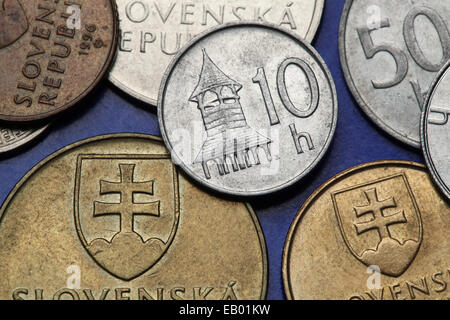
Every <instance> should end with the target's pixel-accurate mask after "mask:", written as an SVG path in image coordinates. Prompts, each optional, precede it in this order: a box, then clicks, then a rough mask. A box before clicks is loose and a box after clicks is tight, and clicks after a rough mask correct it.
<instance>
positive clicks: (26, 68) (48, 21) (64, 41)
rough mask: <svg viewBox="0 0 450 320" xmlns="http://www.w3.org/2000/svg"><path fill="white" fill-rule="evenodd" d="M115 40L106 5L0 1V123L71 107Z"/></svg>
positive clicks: (107, 1) (101, 70) (111, 7)
mask: <svg viewBox="0 0 450 320" xmlns="http://www.w3.org/2000/svg"><path fill="white" fill-rule="evenodd" d="M117 37H118V19H117V10H116V8H115V4H114V1H112V0H96V1H78V0H74V1H46V0H30V1H25V0H0V61H1V64H0V119H2V120H6V121H32V120H38V119H43V118H47V117H50V116H52V115H55V114H57V113H59V112H62V111H64V110H66V109H68V108H69V107H72V106H73V105H74V104H76V103H77V102H78V101H80V100H81V99H82V98H83V97H85V96H86V95H87V94H88V93H89V92H90V91H91V90H92V89H93V88H94V87H95V85H96V84H97V83H98V82H99V81H100V80H101V79H102V77H103V75H104V74H105V72H106V71H107V69H108V67H109V65H110V64H111V61H112V59H113V57H114V54H115V51H116V45H117V41H116V40H117Z"/></svg>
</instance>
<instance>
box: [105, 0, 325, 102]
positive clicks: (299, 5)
mask: <svg viewBox="0 0 450 320" xmlns="http://www.w3.org/2000/svg"><path fill="white" fill-rule="evenodd" d="M117 5H118V10H119V19H120V29H121V36H120V39H121V40H120V44H119V52H118V55H117V59H116V61H115V62H114V66H113V68H112V70H111V72H110V75H109V79H110V80H111V81H112V82H113V83H114V84H115V85H116V86H117V87H119V88H120V89H122V90H123V91H125V92H127V93H128V94H130V95H132V96H134V97H135V98H137V99H140V100H142V101H145V102H148V103H150V104H151V105H154V106H156V104H157V99H158V90H159V85H160V83H161V79H162V77H163V75H164V71H165V70H166V68H167V66H168V65H169V63H170V61H171V60H172V58H173V57H174V56H175V55H176V53H177V52H178V51H179V50H180V49H181V48H182V46H183V45H185V44H186V43H187V42H188V41H189V40H191V39H192V38H193V37H194V36H196V35H197V34H199V33H201V32H203V31H205V30H207V29H208V28H210V27H215V26H217V25H220V24H223V23H227V22H233V21H249V20H251V21H266V22H271V23H275V24H277V25H279V26H282V27H285V28H287V29H289V30H292V31H293V32H296V33H297V34H298V35H299V36H301V37H302V38H304V39H306V40H307V41H308V42H311V41H312V40H313V37H314V35H315V33H316V31H317V28H318V26H319V23H320V19H321V16H322V11H323V6H324V0H292V1H285V2H280V1H273V0H253V1H251V0H233V1H229V0H192V1H165V0H157V1H150V0H141V1H135V0H117Z"/></svg>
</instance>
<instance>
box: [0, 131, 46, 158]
mask: <svg viewBox="0 0 450 320" xmlns="http://www.w3.org/2000/svg"><path fill="white" fill-rule="evenodd" d="M49 126H50V123H49V124H47V125H45V126H43V127H41V128H39V129H37V130H34V131H33V132H32V133H31V134H29V135H28V136H26V137H25V138H23V139H20V140H17V141H15V142H14V143H12V144H8V145H7V146H5V147H0V154H3V153H7V152H9V151H12V150H15V149H18V148H20V147H22V146H24V145H27V144H28V143H30V142H31V141H32V140H34V139H35V138H37V137H38V136H40V135H41V134H43V133H44V131H46V130H47V129H48V127H49ZM1 129H9V130H13V129H12V128H8V127H2V128H1ZM1 129H0V130H1Z"/></svg>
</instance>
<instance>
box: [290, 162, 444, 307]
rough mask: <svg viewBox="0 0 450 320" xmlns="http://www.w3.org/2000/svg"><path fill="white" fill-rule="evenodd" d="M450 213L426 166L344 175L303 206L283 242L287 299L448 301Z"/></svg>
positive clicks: (370, 167) (395, 165) (364, 168)
mask: <svg viewBox="0 0 450 320" xmlns="http://www.w3.org/2000/svg"><path fill="white" fill-rule="evenodd" d="M449 227H450V208H449V205H448V203H447V202H446V201H445V200H444V199H443V198H442V197H441V196H440V194H439V193H438V191H437V190H436V189H435V188H434V186H433V184H432V182H431V180H430V178H429V175H428V173H427V172H426V170H425V167H424V166H423V165H421V164H418V163H414V162H404V161H380V162H373V163H368V164H364V165H360V166H358V167H355V168H352V169H350V170H347V171H345V172H343V173H341V174H339V175H337V176H336V177H334V178H332V179H331V180H329V181H328V182H326V183H325V184H324V185H323V186H321V187H320V188H319V189H318V190H317V191H316V192H315V193H314V194H313V195H312V196H311V197H310V198H309V199H308V200H307V202H306V203H305V204H304V205H303V207H302V208H301V209H300V212H299V213H298V215H297V217H296V218H295V220H294V222H293V224H292V226H291V228H290V230H289V234H288V236H287V239H286V244H285V248H284V254H283V282H284V290H285V293H286V297H287V298H288V299H354V300H385V299H386V300H392V299H393V300H400V299H413V300H414V299H420V300H421V299H446V298H450V295H449V290H448V283H449V282H450V273H449V266H450V250H449V249H450V243H449V234H448V230H449Z"/></svg>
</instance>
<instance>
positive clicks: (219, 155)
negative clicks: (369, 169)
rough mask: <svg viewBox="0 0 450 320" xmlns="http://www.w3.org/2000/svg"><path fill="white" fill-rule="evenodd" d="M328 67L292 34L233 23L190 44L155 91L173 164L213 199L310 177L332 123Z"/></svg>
mask: <svg viewBox="0 0 450 320" xmlns="http://www.w3.org/2000/svg"><path fill="white" fill-rule="evenodd" d="M337 108H338V106H337V97H336V89H335V86H334V82H333V79H332V77H331V74H330V72H329V71H328V68H327V66H326V65H325V62H324V61H323V60H322V58H321V57H320V56H319V54H318V53H317V52H316V51H315V50H314V48H312V46H311V45H309V44H308V43H306V42H305V41H303V40H302V39H301V38H300V37H298V36H297V35H296V34H294V33H292V32H289V31H287V30H285V29H281V28H279V27H277V26H275V25H271V24H263V23H243V22H242V23H230V24H226V25H223V26H219V27H216V28H213V29H210V30H208V31H207V32H205V33H203V34H201V35H200V36H198V37H196V38H195V39H193V40H192V41H191V42H190V43H189V44H188V45H187V46H186V47H184V48H183V49H182V50H181V51H180V53H179V54H178V55H177V56H176V57H175V59H174V60H173V61H172V63H171V65H170V66H169V68H168V69H167V71H166V73H165V76H164V79H163V81H162V84H161V88H160V92H159V100H158V119H159V123H160V128H161V132H162V135H163V138H164V141H165V143H166V145H167V146H168V149H169V150H170V151H171V154H172V159H173V160H174V162H175V163H177V164H178V165H180V166H181V167H182V168H183V169H184V170H185V171H186V172H187V173H188V174H189V175H190V176H191V177H193V178H194V179H195V180H197V181H199V182H200V183H202V184H203V185H205V186H207V187H209V188H212V189H214V190H216V191H219V192H223V193H227V194H232V195H239V196H250V195H262V194H267V193H270V192H274V191H277V190H280V189H282V188H285V187H287V186H289V185H291V184H293V183H295V182H296V181H298V180H300V179H301V178H302V177H304V176H305V175H306V174H307V173H309V172H310V171H311V170H312V169H313V168H314V167H315V166H316V165H317V163H318V162H319V161H320V159H321V158H322V157H323V156H324V154H325V152H326V151H327V149H328V147H329V145H330V143H331V140H332V138H333V135H334V132H335V128H336V122H337V110H338V109H337Z"/></svg>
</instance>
